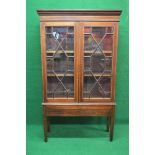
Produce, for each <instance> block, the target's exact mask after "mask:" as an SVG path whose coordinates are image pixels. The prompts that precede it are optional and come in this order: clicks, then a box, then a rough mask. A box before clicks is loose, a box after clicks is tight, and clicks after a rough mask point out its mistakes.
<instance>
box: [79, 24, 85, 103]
mask: <svg viewBox="0 0 155 155" xmlns="http://www.w3.org/2000/svg"><path fill="white" fill-rule="evenodd" d="M83 35H84V24H83V22H79V47H80V49H79V102H82V101H83V71H84V52H83V51H84V37H83Z"/></svg>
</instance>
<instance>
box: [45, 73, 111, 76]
mask: <svg viewBox="0 0 155 155" xmlns="http://www.w3.org/2000/svg"><path fill="white" fill-rule="evenodd" d="M56 75H57V76H58V77H59V76H64V74H62V73H59V74H56ZM47 76H51V77H54V76H55V74H52V73H48V74H47ZM65 76H67V77H73V76H74V74H71V73H69V74H66V75H65ZM84 76H90V77H91V76H92V77H93V75H92V74H84ZM94 76H101V74H94ZM102 76H103V77H106V76H108V77H111V76H112V75H111V74H103V75H102Z"/></svg>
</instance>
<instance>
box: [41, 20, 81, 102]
mask: <svg viewBox="0 0 155 155" xmlns="http://www.w3.org/2000/svg"><path fill="white" fill-rule="evenodd" d="M76 25H77V23H76V22H52V21H51V22H40V30H41V31H40V36H41V60H42V79H43V84H42V85H43V102H47V103H49V102H64V103H67V102H78V77H79V76H78V73H79V72H78V59H77V58H78V48H79V46H78V44H77V43H78V41H77V38H78V30H77V26H76ZM46 26H64V27H65V26H73V27H74V97H73V98H68V99H66V98H55V99H53V98H48V97H47V74H46V73H47V72H46V71H47V68H46V66H47V65H46V31H45V27H46Z"/></svg>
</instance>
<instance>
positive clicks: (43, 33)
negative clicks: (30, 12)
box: [40, 22, 47, 102]
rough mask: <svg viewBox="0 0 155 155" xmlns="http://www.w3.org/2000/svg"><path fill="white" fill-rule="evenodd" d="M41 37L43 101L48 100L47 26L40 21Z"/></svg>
mask: <svg viewBox="0 0 155 155" xmlns="http://www.w3.org/2000/svg"><path fill="white" fill-rule="evenodd" d="M40 38H41V61H42V81H43V82H42V85H43V89H42V91H43V101H44V102H46V87H47V83H46V53H45V51H46V47H45V46H46V44H45V26H44V23H43V22H40Z"/></svg>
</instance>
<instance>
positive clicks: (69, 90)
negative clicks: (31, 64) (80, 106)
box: [46, 26, 74, 98]
mask: <svg viewBox="0 0 155 155" xmlns="http://www.w3.org/2000/svg"><path fill="white" fill-rule="evenodd" d="M73 32H74V27H64V26H63V27H57V26H54V27H46V62H47V97H50V98H70V97H71V98H73V97H74V76H73V75H74V33H73Z"/></svg>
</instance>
